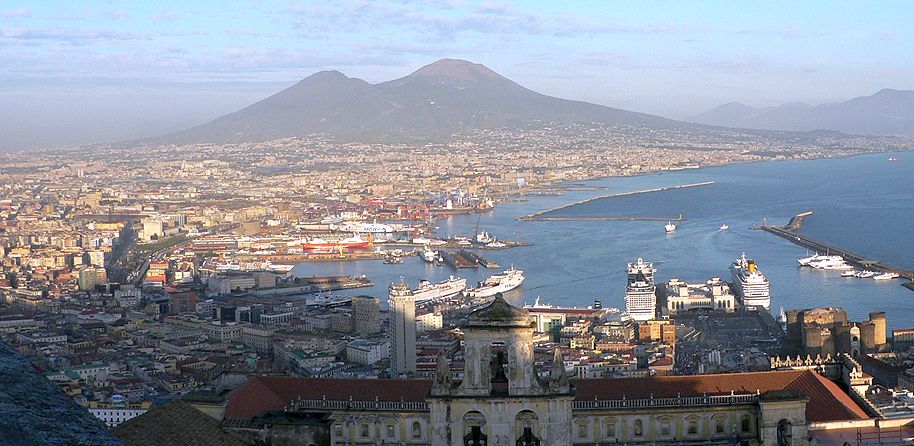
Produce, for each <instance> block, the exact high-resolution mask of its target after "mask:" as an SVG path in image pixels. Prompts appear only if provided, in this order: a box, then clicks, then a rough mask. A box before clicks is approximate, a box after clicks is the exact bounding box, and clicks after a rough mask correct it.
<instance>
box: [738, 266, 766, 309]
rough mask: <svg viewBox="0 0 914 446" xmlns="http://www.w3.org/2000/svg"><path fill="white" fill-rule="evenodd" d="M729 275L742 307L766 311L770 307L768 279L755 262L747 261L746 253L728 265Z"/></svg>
mask: <svg viewBox="0 0 914 446" xmlns="http://www.w3.org/2000/svg"><path fill="white" fill-rule="evenodd" d="M730 273H731V274H732V275H733V286H734V288H736V294H737V296H739V298H740V299H741V300H742V304H743V307H762V308H764V309H766V310H767V309H768V308H769V307H770V306H771V294H770V292H769V289H768V278H767V277H765V275H764V274H762V271H761V270H760V269H758V266H757V265H756V264H755V260H752V259H747V258H746V253H743V255H741V256H739V258H737V259H736V260H734V261H733V263H732V264H731V265H730Z"/></svg>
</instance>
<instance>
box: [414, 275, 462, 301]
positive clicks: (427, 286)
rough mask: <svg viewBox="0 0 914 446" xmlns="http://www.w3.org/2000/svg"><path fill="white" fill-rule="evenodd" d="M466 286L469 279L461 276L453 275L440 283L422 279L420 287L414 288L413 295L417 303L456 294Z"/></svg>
mask: <svg viewBox="0 0 914 446" xmlns="http://www.w3.org/2000/svg"><path fill="white" fill-rule="evenodd" d="M466 288H467V280H466V279H464V278H461V277H454V276H451V277H450V278H448V280H445V281H444V282H440V283H431V282H429V281H428V280H420V281H419V287H418V288H416V289H414V290H413V296H414V297H415V298H416V303H422V302H427V301H430V300H437V299H444V298H447V297H451V296H456V295H458V294H460V293H461V292H463V290H465V289H466Z"/></svg>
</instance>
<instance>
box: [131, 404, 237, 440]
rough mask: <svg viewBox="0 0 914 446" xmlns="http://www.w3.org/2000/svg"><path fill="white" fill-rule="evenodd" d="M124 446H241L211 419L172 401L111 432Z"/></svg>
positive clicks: (192, 408) (191, 407)
mask: <svg viewBox="0 0 914 446" xmlns="http://www.w3.org/2000/svg"><path fill="white" fill-rule="evenodd" d="M113 432H114V434H115V435H117V436H118V437H119V438H120V439H121V440H122V441H123V442H124V444H125V445H126V446H191V445H192V446H244V445H245V444H246V443H245V442H243V441H241V440H240V439H239V438H237V437H235V436H234V435H231V434H229V433H226V432H225V431H223V430H222V428H221V427H219V422H218V421H216V419H215V418H212V417H210V416H209V415H206V414H205V413H203V412H200V411H199V410H197V409H195V408H194V407H193V406H191V405H190V404H188V403H186V402H184V401H181V400H174V401H172V402H170V403H168V404H165V405H163V406H159V407H156V408H153V409H152V410H150V411H149V412H146V413H144V414H143V415H140V416H138V417H136V418H133V419H130V420H128V421H125V422H124V423H121V424H120V425H118V426H117V427H115V428H114V431H113Z"/></svg>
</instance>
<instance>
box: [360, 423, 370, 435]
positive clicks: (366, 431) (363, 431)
mask: <svg viewBox="0 0 914 446" xmlns="http://www.w3.org/2000/svg"><path fill="white" fill-rule="evenodd" d="M360 428H361V435H362V438H368V434H369V426H368V423H362V424H361V425H360Z"/></svg>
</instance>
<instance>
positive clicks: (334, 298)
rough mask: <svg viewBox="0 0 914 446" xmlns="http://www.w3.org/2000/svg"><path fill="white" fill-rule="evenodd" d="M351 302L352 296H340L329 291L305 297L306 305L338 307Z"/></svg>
mask: <svg viewBox="0 0 914 446" xmlns="http://www.w3.org/2000/svg"><path fill="white" fill-rule="evenodd" d="M350 303H352V296H340V295H336V294H329V293H326V294H325V293H318V294H315V295H313V296H308V297H307V298H305V306H308V307H338V306H342V305H347V304H350Z"/></svg>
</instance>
